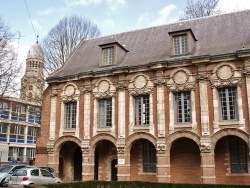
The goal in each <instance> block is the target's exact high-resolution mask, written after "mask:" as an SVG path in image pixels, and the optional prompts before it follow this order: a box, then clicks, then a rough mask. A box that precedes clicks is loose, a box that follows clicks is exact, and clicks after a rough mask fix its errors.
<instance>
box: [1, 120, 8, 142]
mask: <svg viewBox="0 0 250 188" xmlns="http://www.w3.org/2000/svg"><path fill="white" fill-rule="evenodd" d="M7 133H8V125H7V124H5V123H0V142H7Z"/></svg>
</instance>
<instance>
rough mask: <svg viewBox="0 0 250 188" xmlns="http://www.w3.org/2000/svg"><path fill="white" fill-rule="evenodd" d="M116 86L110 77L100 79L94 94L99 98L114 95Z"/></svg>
mask: <svg viewBox="0 0 250 188" xmlns="http://www.w3.org/2000/svg"><path fill="white" fill-rule="evenodd" d="M115 93H116V88H115V87H114V85H113V84H112V82H111V81H110V80H108V79H102V80H100V81H99V82H98V83H97V84H96V86H95V88H94V89H93V95H94V97H95V98H97V99H103V98H111V97H114V95H115Z"/></svg>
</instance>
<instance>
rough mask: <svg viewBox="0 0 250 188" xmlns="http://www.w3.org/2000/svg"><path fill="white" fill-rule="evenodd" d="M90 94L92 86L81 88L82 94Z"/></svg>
mask: <svg viewBox="0 0 250 188" xmlns="http://www.w3.org/2000/svg"><path fill="white" fill-rule="evenodd" d="M91 92H92V86H90V85H89V86H85V87H84V88H83V93H91Z"/></svg>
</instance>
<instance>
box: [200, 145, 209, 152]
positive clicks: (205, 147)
mask: <svg viewBox="0 0 250 188" xmlns="http://www.w3.org/2000/svg"><path fill="white" fill-rule="evenodd" d="M200 151H201V152H202V153H210V152H211V143H210V142H202V143H201V145H200Z"/></svg>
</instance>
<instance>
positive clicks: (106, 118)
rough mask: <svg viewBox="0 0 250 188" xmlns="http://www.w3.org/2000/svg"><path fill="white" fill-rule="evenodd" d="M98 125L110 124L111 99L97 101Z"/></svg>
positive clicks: (107, 125) (108, 125)
mask: <svg viewBox="0 0 250 188" xmlns="http://www.w3.org/2000/svg"><path fill="white" fill-rule="evenodd" d="M98 126H99V127H111V126H112V100H111V99H102V100H99V101H98Z"/></svg>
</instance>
